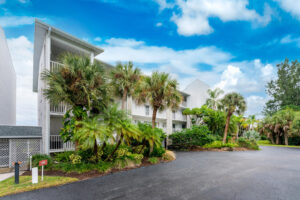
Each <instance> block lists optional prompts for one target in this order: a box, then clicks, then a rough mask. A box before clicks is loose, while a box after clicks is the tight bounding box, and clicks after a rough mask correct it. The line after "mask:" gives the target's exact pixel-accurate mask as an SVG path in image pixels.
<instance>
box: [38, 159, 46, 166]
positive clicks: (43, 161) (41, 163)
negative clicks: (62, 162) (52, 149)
mask: <svg viewBox="0 0 300 200" xmlns="http://www.w3.org/2000/svg"><path fill="white" fill-rule="evenodd" d="M47 164H48V160H41V161H40V162H39V166H45V165H47Z"/></svg>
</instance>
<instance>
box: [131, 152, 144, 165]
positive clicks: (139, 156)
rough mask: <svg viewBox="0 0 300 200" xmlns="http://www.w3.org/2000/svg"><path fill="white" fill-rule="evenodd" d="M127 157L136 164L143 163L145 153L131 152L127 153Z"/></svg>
mask: <svg viewBox="0 0 300 200" xmlns="http://www.w3.org/2000/svg"><path fill="white" fill-rule="evenodd" d="M127 157H128V158H129V159H130V160H132V161H134V162H135V163H136V164H141V163H142V160H143V158H144V156H143V154H136V153H132V154H129V155H127Z"/></svg>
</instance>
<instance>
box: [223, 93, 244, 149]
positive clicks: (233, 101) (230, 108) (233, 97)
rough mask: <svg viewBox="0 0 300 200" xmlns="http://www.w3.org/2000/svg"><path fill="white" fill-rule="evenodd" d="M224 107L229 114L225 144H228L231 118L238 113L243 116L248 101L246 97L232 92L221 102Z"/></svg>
mask: <svg viewBox="0 0 300 200" xmlns="http://www.w3.org/2000/svg"><path fill="white" fill-rule="evenodd" d="M221 103H222V107H223V108H224V110H225V112H226V113H227V117H226V125H225V130H224V137H223V143H226V138H227V132H228V127H229V123H230V118H231V116H232V114H233V113H237V114H238V115H240V114H242V113H244V112H245V110H246V101H245V99H244V97H243V96H242V95H240V94H238V93H235V92H232V93H229V94H226V95H225V97H224V98H223V99H222V100H221Z"/></svg>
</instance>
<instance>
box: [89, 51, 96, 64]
mask: <svg viewBox="0 0 300 200" xmlns="http://www.w3.org/2000/svg"><path fill="white" fill-rule="evenodd" d="M90 59H91V63H92V64H94V60H95V55H94V52H91V57H90Z"/></svg>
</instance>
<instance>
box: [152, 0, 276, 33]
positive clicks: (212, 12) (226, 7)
mask: <svg viewBox="0 0 300 200" xmlns="http://www.w3.org/2000/svg"><path fill="white" fill-rule="evenodd" d="M164 2H165V1H158V3H159V5H160V8H161V9H162V8H168V7H166V6H164V5H165V4H164ZM248 5H249V2H248V0H227V1H224V0H186V1H184V0H177V1H176V9H175V10H174V14H173V16H172V18H171V20H172V21H173V22H174V23H175V24H176V25H177V31H178V33H179V34H181V35H184V36H191V35H207V34H210V33H212V32H213V28H212V27H211V25H210V24H209V18H211V17H217V18H219V19H220V20H221V21H223V22H229V21H250V22H252V23H253V24H255V25H266V24H268V23H269V22H270V21H271V15H272V10H271V8H270V7H269V6H268V5H267V4H266V5H265V8H264V14H263V15H260V14H258V13H257V12H256V11H255V10H253V9H249V8H248ZM169 8H173V7H169Z"/></svg>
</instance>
